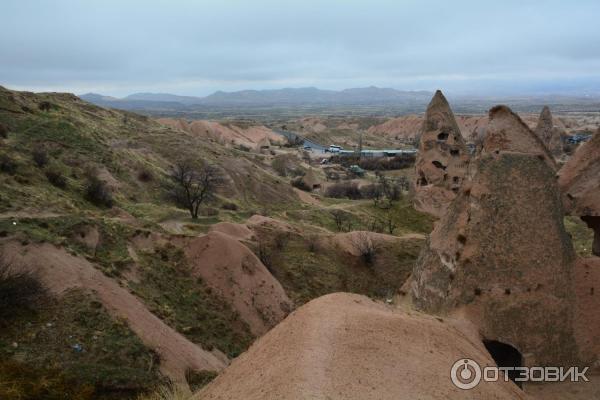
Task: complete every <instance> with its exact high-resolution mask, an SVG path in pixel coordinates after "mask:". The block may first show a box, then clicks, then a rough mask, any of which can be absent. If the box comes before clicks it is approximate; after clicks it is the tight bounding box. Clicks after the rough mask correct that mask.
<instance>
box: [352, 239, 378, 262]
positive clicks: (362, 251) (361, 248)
mask: <svg viewBox="0 0 600 400" xmlns="http://www.w3.org/2000/svg"><path fill="white" fill-rule="evenodd" d="M352 246H353V247H354V249H355V250H356V252H357V253H358V254H359V255H360V257H361V258H362V260H363V261H364V262H365V264H367V265H372V264H373V261H374V260H375V256H376V254H377V246H376V245H375V243H374V242H373V240H371V238H370V236H369V234H368V233H367V232H357V233H356V234H355V235H354V236H353V237H352Z"/></svg>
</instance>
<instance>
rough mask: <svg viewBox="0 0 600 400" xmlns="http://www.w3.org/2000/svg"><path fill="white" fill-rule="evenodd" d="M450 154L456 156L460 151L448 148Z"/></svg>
mask: <svg viewBox="0 0 600 400" xmlns="http://www.w3.org/2000/svg"><path fill="white" fill-rule="evenodd" d="M450 155H452V156H455V157H456V156H458V155H460V151H459V150H457V149H452V150H450Z"/></svg>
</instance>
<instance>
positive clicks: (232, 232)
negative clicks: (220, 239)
mask: <svg viewBox="0 0 600 400" xmlns="http://www.w3.org/2000/svg"><path fill="white" fill-rule="evenodd" d="M209 232H221V233H224V234H226V235H229V236H231V237H233V238H236V239H238V240H252V238H253V237H254V232H252V231H251V230H250V229H249V228H248V226H246V225H244V224H235V223H232V222H219V223H218V224H214V225H211V227H210V229H209Z"/></svg>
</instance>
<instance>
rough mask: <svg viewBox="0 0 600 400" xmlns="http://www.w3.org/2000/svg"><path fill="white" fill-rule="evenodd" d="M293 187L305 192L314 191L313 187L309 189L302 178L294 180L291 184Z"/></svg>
mask: <svg viewBox="0 0 600 400" xmlns="http://www.w3.org/2000/svg"><path fill="white" fill-rule="evenodd" d="M291 184H292V186H293V187H295V188H296V189H300V190H304V191H305V192H310V191H311V190H312V188H311V187H309V186H308V185H307V184H306V183H305V182H304V180H303V179H302V177H301V176H300V177H298V178H296V179H293V180H292V182H291Z"/></svg>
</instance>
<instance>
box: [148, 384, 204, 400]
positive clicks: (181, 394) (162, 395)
mask: <svg viewBox="0 0 600 400" xmlns="http://www.w3.org/2000/svg"><path fill="white" fill-rule="evenodd" d="M192 395H193V393H192V392H190V391H189V389H187V388H185V387H182V386H178V385H166V386H161V387H159V388H158V389H156V390H155V391H154V392H152V393H150V394H145V395H141V396H138V397H137V399H136V400H189V399H191V398H192Z"/></svg>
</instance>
